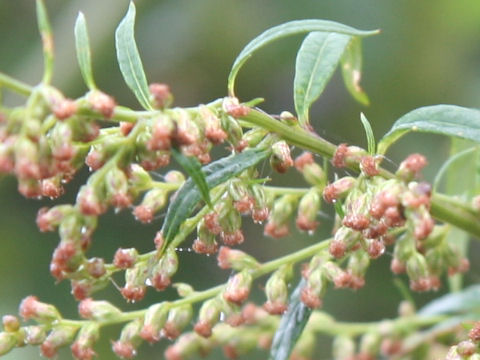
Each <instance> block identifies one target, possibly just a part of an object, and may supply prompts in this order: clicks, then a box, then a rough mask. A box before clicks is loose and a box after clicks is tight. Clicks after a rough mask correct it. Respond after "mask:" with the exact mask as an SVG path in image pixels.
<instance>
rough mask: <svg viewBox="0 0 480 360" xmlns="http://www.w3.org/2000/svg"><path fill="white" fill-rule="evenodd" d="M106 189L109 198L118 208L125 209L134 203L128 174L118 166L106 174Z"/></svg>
mask: <svg viewBox="0 0 480 360" xmlns="http://www.w3.org/2000/svg"><path fill="white" fill-rule="evenodd" d="M105 190H106V197H107V200H108V201H109V202H110V203H111V204H112V205H113V207H115V208H116V209H123V208H125V207H128V206H130V204H131V203H132V197H131V195H130V194H129V191H128V182H127V176H126V175H125V172H123V171H122V170H120V169H119V168H117V167H114V168H112V169H111V170H109V171H108V172H107V174H106V175H105Z"/></svg>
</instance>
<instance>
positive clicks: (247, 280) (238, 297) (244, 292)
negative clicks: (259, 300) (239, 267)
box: [223, 270, 253, 304]
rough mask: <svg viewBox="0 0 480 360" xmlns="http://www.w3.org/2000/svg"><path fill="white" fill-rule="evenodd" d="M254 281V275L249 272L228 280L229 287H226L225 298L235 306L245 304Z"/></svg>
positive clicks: (243, 272)
mask: <svg viewBox="0 0 480 360" xmlns="http://www.w3.org/2000/svg"><path fill="white" fill-rule="evenodd" d="M252 280H253V279H252V275H251V274H250V272H249V271H247V270H244V271H242V272H239V273H237V274H235V275H233V276H232V277H230V279H228V282H227V285H225V289H224V290H223V298H224V299H225V300H226V301H229V302H233V303H235V304H241V303H243V302H244V301H245V300H247V298H248V295H250V287H251V285H252Z"/></svg>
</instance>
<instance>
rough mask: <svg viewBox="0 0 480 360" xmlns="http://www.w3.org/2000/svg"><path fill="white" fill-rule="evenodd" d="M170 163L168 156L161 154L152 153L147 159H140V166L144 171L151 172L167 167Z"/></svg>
mask: <svg viewBox="0 0 480 360" xmlns="http://www.w3.org/2000/svg"><path fill="white" fill-rule="evenodd" d="M169 163H170V155H169V154H162V153H158V152H156V153H153V155H151V156H149V157H146V156H145V157H141V161H140V166H141V167H143V168H144V169H145V170H146V171H153V170H156V169H158V168H161V167H164V166H167V165H168V164H169Z"/></svg>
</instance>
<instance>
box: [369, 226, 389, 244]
mask: <svg viewBox="0 0 480 360" xmlns="http://www.w3.org/2000/svg"><path fill="white" fill-rule="evenodd" d="M387 230H388V226H387V225H386V224H385V223H384V222H377V223H376V224H372V223H370V226H369V227H368V228H367V229H365V230H363V232H362V235H363V237H364V238H366V239H375V238H379V237H380V236H383V235H385V234H386V232H387ZM385 245H387V244H385ZM390 245H391V244H390Z"/></svg>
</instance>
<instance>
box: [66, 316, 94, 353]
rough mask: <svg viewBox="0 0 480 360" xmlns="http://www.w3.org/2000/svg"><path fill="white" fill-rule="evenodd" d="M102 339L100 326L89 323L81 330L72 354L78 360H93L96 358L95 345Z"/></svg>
mask: <svg viewBox="0 0 480 360" xmlns="http://www.w3.org/2000/svg"><path fill="white" fill-rule="evenodd" d="M99 337H100V326H99V325H98V324H96V323H88V324H86V325H84V326H82V328H81V329H80V331H79V333H78V335H77V338H76V339H75V342H74V343H73V344H72V346H71V347H70V348H71V350H72V354H73V356H74V357H75V358H77V359H91V358H93V357H94V356H96V353H95V351H94V350H93V345H94V344H95V342H96V341H97V340H98V338H99Z"/></svg>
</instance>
